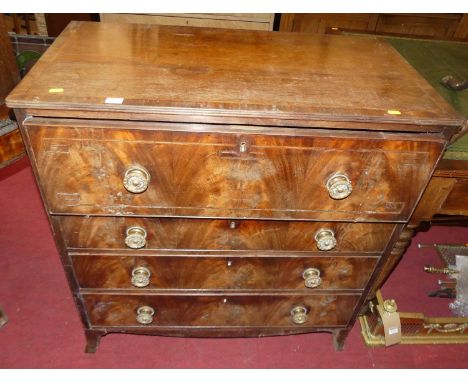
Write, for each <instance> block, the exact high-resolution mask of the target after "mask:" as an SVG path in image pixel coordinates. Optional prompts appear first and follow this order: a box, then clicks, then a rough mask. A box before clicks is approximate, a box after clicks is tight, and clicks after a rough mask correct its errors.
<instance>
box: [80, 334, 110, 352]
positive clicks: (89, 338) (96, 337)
mask: <svg viewBox="0 0 468 382" xmlns="http://www.w3.org/2000/svg"><path fill="white" fill-rule="evenodd" d="M104 334H105V333H104V332H101V331H98V330H89V329H88V330H86V331H85V335H86V348H85V353H96V350H97V347H98V346H99V342H100V341H101V337H102V336H103V335H104Z"/></svg>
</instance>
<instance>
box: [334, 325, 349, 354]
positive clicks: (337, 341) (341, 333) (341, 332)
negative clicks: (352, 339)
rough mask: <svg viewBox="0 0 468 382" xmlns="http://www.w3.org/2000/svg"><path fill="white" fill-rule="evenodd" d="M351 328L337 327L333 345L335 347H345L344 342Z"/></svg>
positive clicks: (338, 348)
mask: <svg viewBox="0 0 468 382" xmlns="http://www.w3.org/2000/svg"><path fill="white" fill-rule="evenodd" d="M349 332H350V329H337V330H335V331H334V332H333V346H334V347H335V350H336V351H342V350H343V347H344V343H345V341H346V338H347V337H348V334H349Z"/></svg>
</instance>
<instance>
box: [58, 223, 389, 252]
mask: <svg viewBox="0 0 468 382" xmlns="http://www.w3.org/2000/svg"><path fill="white" fill-rule="evenodd" d="M54 219H56V220H57V221H58V222H59V224H60V227H61V231H62V234H63V237H64V239H65V244H66V246H67V247H68V248H70V249H83V250H88V249H105V250H113V249H114V250H116V249H124V250H129V251H130V249H129V248H128V247H127V246H126V245H125V237H126V230H127V228H129V227H133V226H139V227H142V228H144V229H145V230H146V232H147V238H146V245H145V246H144V247H143V248H141V249H139V250H138V251H139V252H147V251H151V250H158V252H161V251H171V252H172V251H175V252H181V251H185V252H187V251H197V252H199V251H205V252H207V253H210V252H214V253H219V251H243V252H253V254H255V255H259V254H260V253H259V251H264V252H267V253H271V252H274V251H300V252H307V253H322V254H323V251H320V250H319V249H318V248H317V243H316V241H315V240H314V236H315V234H316V232H317V231H318V230H319V229H331V230H333V232H334V233H335V238H336V240H337V244H336V247H335V248H334V249H333V250H331V251H330V252H331V253H338V252H342V253H354V254H357V255H359V254H365V253H381V252H382V251H383V250H384V249H385V247H386V245H387V242H388V239H389V237H390V236H391V233H392V231H393V230H394V228H395V225H394V224H377V223H376V224H374V223H372V224H369V223H359V224H351V223H335V222H318V223H315V222H298V221H259V220H212V219H174V218H126V217H78V216H60V217H54ZM132 251H133V252H134V251H135V250H132ZM138 251H137V252H138ZM327 253H329V252H327Z"/></svg>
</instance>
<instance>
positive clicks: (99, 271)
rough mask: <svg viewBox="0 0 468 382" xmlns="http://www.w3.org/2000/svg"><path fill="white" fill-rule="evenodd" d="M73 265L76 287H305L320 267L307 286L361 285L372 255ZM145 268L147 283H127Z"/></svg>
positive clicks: (103, 260)
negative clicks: (307, 274)
mask: <svg viewBox="0 0 468 382" xmlns="http://www.w3.org/2000/svg"><path fill="white" fill-rule="evenodd" d="M72 261H73V269H74V271H75V274H76V276H77V278H78V280H79V283H80V287H81V288H111V289H112V288H132V289H141V290H151V289H180V290H183V289H185V290H210V289H213V290H255V289H269V290H284V289H293V290H294V289H295V290H298V291H303V292H304V291H308V290H312V289H308V288H306V287H305V284H304V278H303V277H302V273H303V272H304V270H306V269H308V268H316V269H318V270H319V271H320V277H321V279H322V284H321V285H320V286H318V287H317V288H314V289H313V290H314V291H315V290H328V289H334V290H336V289H357V290H359V289H363V288H364V287H365V285H366V283H367V282H368V280H369V277H370V275H371V274H372V272H373V270H374V267H375V264H376V262H377V258H371V257H356V258H351V257H328V256H325V255H323V256H313V257H312V256H310V257H305V258H284V257H275V258H229V257H221V258H206V257H185V256H177V257H176V256H172V257H168V256H159V257H144V256H136V255H133V256H109V255H100V256H99V255H98V256H96V255H92V256H89V255H73V256H72ZM136 267H145V268H147V269H148V270H149V271H150V272H151V277H150V284H149V285H148V286H146V287H143V288H137V287H134V286H132V283H131V277H132V270H133V269H134V268H136Z"/></svg>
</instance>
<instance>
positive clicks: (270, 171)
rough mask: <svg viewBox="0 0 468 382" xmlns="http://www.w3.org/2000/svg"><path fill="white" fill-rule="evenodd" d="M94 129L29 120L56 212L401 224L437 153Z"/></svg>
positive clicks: (332, 137) (324, 140)
mask: <svg viewBox="0 0 468 382" xmlns="http://www.w3.org/2000/svg"><path fill="white" fill-rule="evenodd" d="M102 124H103V123H102V122H101V123H100V124H98V123H97V122H95V123H93V121H90V122H76V121H75V122H63V123H60V122H57V121H55V122H51V123H50V125H47V123H46V122H43V123H42V124H35V122H34V119H33V120H30V121H28V122H26V125H27V132H28V135H29V137H30V140H31V145H32V150H33V152H34V156H35V159H36V162H37V167H38V171H39V177H40V179H47V182H44V183H43V184H42V187H43V189H44V192H45V196H46V199H47V202H48V205H49V207H50V210H51V212H52V213H76V214H124V215H125V214H137V215H162V216H207V217H233V218H235V217H240V218H249V217H250V218H277V219H317V220H319V219H320V220H366V219H370V220H379V219H385V220H390V221H404V220H406V219H407V218H408V217H409V214H410V213H411V211H412V208H413V206H414V204H415V202H416V200H417V198H418V196H419V194H420V192H421V189H422V187H423V186H424V185H425V184H426V182H427V180H428V178H429V176H430V175H431V172H432V169H433V166H434V164H435V163H436V160H437V158H438V156H439V154H440V152H441V150H442V148H443V144H442V143H441V142H440V141H437V140H434V139H433V140H432V141H431V138H427V140H424V141H422V140H419V139H418V138H412V137H411V136H409V135H403V134H399V135H392V134H382V133H370V132H366V133H352V134H351V133H344V132H342V133H340V132H329V133H328V134H326V133H324V132H320V131H319V130H304V131H303V134H304V136H295V137H292V136H287V135H279V134H276V135H268V134H264V135H261V134H260V133H259V134H255V133H251V132H250V133H248V134H247V133H246V134H243V133H241V132H235V133H234V132H231V133H229V128H226V129H227V131H228V132H225V133H221V132H206V131H205V132H203V133H199V132H196V131H169V130H164V125H158V124H156V123H154V124H151V123H140V124H138V123H133V124H131V127H132V129H131V128H129V127H130V124H126V125H122V126H121V125H119V123H118V122H112V123H111V122H109V123H108V124H107V125H106V127H96V126H102ZM122 124H123V123H122ZM123 126H126V127H127V128H125V129H124V128H122V127H123ZM137 128H138V129H137ZM207 128H208V127H206V126H200V127H198V129H200V130H203V129H207ZM192 130H195V127H194V128H193V129H192ZM252 130H253V131H255V129H254V128H252ZM295 133H296V134H301V132H300V131H298V130H297V129H296V130H295ZM284 134H286V133H284Z"/></svg>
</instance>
